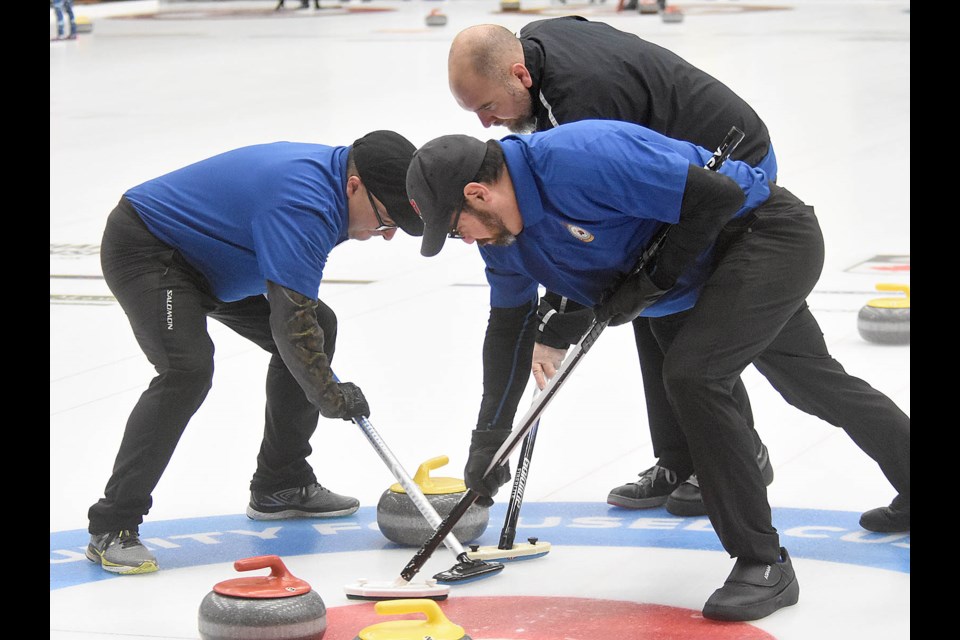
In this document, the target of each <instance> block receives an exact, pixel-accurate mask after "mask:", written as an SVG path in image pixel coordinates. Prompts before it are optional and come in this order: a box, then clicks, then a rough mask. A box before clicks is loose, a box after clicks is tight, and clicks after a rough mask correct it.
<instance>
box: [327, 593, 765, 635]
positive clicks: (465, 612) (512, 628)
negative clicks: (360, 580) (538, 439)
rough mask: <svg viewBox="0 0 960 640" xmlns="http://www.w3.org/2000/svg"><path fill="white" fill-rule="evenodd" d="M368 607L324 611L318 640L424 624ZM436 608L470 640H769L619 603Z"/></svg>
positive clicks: (475, 603)
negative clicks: (390, 624) (387, 625)
mask: <svg viewBox="0 0 960 640" xmlns="http://www.w3.org/2000/svg"><path fill="white" fill-rule="evenodd" d="M374 604H375V603H374V602H364V603H360V604H355V605H347V606H343V607H331V608H329V609H327V632H326V634H325V635H324V636H323V638H324V640H354V638H357V637H358V635H359V634H360V632H361V631H363V630H364V629H366V628H367V627H369V626H371V625H375V624H379V623H382V622H387V621H391V620H423V619H425V618H424V615H423V614H408V615H401V616H385V615H380V614H378V613H377V612H376V611H375V610H374ZM437 604H439V605H440V609H441V611H443V614H444V615H445V616H446V617H447V619H448V620H450V622H452V623H454V624H456V625H459V626H461V627H463V629H464V631H466V634H467V636H468V637H469V638H471V640H605V639H609V640H641V639H643V640H649V639H650V638H656V639H657V640H775V636H772V635H770V634H769V633H767V632H765V631H763V630H761V629H758V628H756V627H754V626H752V625H751V624H749V623H746V622H715V621H713V620H707V619H706V618H704V617H703V615H702V614H701V613H700V611H697V610H693V609H682V608H679V607H668V606H665V605H660V604H643V603H639V602H629V601H625V600H594V599H591V598H566V597H560V596H550V597H547V596H495V597H476V598H471V597H464V596H457V597H455V598H449V599H447V600H443V601H440V602H438V603H437ZM437 640H460V639H459V638H443V639H439V638H438V639H437Z"/></svg>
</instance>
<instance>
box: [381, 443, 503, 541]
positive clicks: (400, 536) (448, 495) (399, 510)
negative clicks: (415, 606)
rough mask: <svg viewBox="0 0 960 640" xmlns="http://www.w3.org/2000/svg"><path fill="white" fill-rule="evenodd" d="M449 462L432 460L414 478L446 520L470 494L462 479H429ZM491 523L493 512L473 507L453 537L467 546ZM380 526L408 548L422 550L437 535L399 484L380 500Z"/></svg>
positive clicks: (460, 521) (421, 466) (455, 528)
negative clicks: (431, 473)
mask: <svg viewBox="0 0 960 640" xmlns="http://www.w3.org/2000/svg"><path fill="white" fill-rule="evenodd" d="M449 461H450V459H449V458H448V457H447V456H438V457H436V458H431V459H430V460H427V461H426V462H424V463H423V464H421V465H420V468H419V469H417V473H416V474H415V475H414V476H413V481H414V483H415V484H416V485H417V486H418V487H419V488H420V490H421V491H422V492H423V495H424V497H426V499H427V501H428V502H429V503H430V504H431V505H432V506H433V509H434V511H436V512H437V515H439V516H440V517H441V518H446V517H447V516H448V515H449V514H450V512H451V511H453V508H454V507H455V506H456V504H457V503H458V502H460V499H461V498H462V497H463V495H464V493H466V491H467V485H465V484H464V483H463V480H460V479H459V478H432V477H430V471H431V470H433V469H437V468H438V467H442V466H443V465H445V464H447V463H448V462H449ZM489 522H490V509H489V508H488V507H481V506H480V505H478V504H476V503H474V504H472V505H470V508H469V509H467V511H466V513H464V514H463V517H461V518H460V520H459V521H457V523H456V524H455V525H454V526H453V531H451V533H453V535H454V537H456V538H457V540H459V541H460V542H463V543H467V542H470V541H471V540H476V539H477V538H479V537H480V535H481V534H482V533H483V532H484V531H486V529H487V524H488V523H489ZM377 526H379V527H380V531H381V533H383V535H384V536H386V538H387V539H388V540H391V541H392V542H396V543H397V544H401V545H404V546H408V547H419V546H422V545H423V543H424V542H426V541H427V540H428V539H429V538H430V536H432V535H433V532H434V531H435V528H434V527H432V526H430V522H429V521H428V520H427V518H426V517H425V516H424V515H423V514H422V513H420V510H419V509H418V508H417V505H416V504H414V502H413V500H411V499H410V496H408V495H407V492H406V491H405V490H404V489H403V487H402V486H400V484H399V483H397V484H394V485H391V486H390V488H388V489H387V490H386V491H384V492H383V495H382V496H380V502H379V503H377Z"/></svg>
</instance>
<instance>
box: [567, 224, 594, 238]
mask: <svg viewBox="0 0 960 640" xmlns="http://www.w3.org/2000/svg"><path fill="white" fill-rule="evenodd" d="M567 231H569V232H570V235H572V236H573V237H574V238H576V239H577V240H580V241H581V242H593V238H594V235H593V234H592V233H590V232H589V231H587V230H586V229H584V228H582V227H578V226H577V225H575V224H568V225H567Z"/></svg>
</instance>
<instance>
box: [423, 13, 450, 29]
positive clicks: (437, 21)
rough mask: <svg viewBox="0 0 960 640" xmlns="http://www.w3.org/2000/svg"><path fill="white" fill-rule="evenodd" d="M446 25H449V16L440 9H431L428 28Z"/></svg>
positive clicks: (428, 16) (428, 15)
mask: <svg viewBox="0 0 960 640" xmlns="http://www.w3.org/2000/svg"><path fill="white" fill-rule="evenodd" d="M445 24H447V15H446V14H445V13H443V12H442V11H440V9H431V10H430V13H428V14H427V26H428V27H442V26H443V25H445Z"/></svg>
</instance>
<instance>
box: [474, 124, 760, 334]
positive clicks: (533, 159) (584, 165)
mask: <svg viewBox="0 0 960 640" xmlns="http://www.w3.org/2000/svg"><path fill="white" fill-rule="evenodd" d="M718 142H719V141H718ZM501 143H502V146H503V151H504V155H505V158H506V164H507V169H508V171H509V172H510V178H511V180H512V181H513V186H514V191H515V193H516V197H517V202H518V204H519V207H520V214H521V216H522V217H523V231H521V232H520V233H519V234H518V235H517V241H516V242H515V243H514V244H512V245H510V246H508V247H492V246H487V247H480V253H481V255H482V256H483V260H484V262H485V263H486V276H487V281H488V282H489V283H490V304H491V306H493V307H507V308H509V307H517V306H520V305H523V304H527V303H529V302H530V300H531V299H532V298H533V297H535V296H536V295H537V290H538V285H543V286H544V287H546V289H548V290H549V291H554V292H556V293H559V294H560V295H562V296H565V297H568V298H570V299H571V300H574V301H576V302H578V303H580V304H582V305H586V306H591V307H592V306H595V305H597V304H598V303H599V302H600V299H601V296H602V295H603V294H604V292H605V291H606V290H607V289H608V288H612V287H613V286H614V284H615V283H616V282H617V281H618V279H619V278H620V277H621V276H622V274H625V273H629V272H630V270H631V269H632V268H633V267H634V265H635V264H636V263H637V261H638V260H639V258H640V256H641V254H642V253H643V250H644V249H645V248H646V247H647V245H648V244H649V242H650V240H651V239H652V238H653V236H654V235H655V234H656V233H657V231H658V230H659V228H660V227H661V225H662V224H663V223H667V224H675V223H676V222H677V221H678V220H679V216H680V204H681V202H682V200H683V191H684V186H685V184H686V177H687V170H688V167H689V165H690V164H696V165H697V166H701V167H702V166H704V165H705V164H706V163H707V161H708V160H709V159H710V157H711V156H712V155H713V152H712V151H708V150H707V149H704V148H702V147H698V146H696V145H694V144H692V143H689V142H684V141H681V140H674V139H672V138H667V137H665V136H663V135H661V134H659V133H657V132H655V131H652V130H650V129H647V128H645V127H641V126H640V125H636V124H632V123H627V122H618V121H613V120H582V121H579V122H573V123H568V124H564V125H561V126H559V127H555V128H553V129H550V130H547V131H543V132H538V133H533V134H530V135H509V136H506V137H504V138H503V139H502V140H501ZM720 173H722V174H724V175H726V176H729V177H730V178H732V179H734V180H735V181H736V182H737V184H739V185H740V187H741V188H742V189H743V191H744V194H745V195H746V202H745V204H744V206H743V207H742V208H741V209H740V210H738V211H737V212H736V213H735V214H734V215H733V216H732V218H736V217H739V216H742V215H744V214H745V213H747V212H748V211H750V210H751V209H753V208H755V207H757V206H759V205H760V204H762V203H763V202H764V201H765V200H766V199H767V197H768V196H769V195H770V188H769V186H768V183H767V176H766V174H765V173H764V172H763V171H762V170H760V169H756V168H753V167H750V166H749V165H748V164H746V163H743V162H738V161H733V160H727V161H726V162H725V163H724V164H723V166H722V167H721V168H720ZM732 218H731V219H732ZM711 256H712V248H711V249H708V250H707V251H705V252H704V253H703V254H702V255H701V256H700V257H699V258H698V259H697V260H696V262H695V264H693V265H691V266H690V267H688V268H687V269H686V270H685V271H684V272H683V274H681V276H680V279H679V280H678V281H677V284H676V285H675V286H674V287H673V288H672V289H671V290H670V291H669V292H668V293H667V294H666V295H664V296H663V297H662V298H661V299H660V300H659V301H658V302H657V303H656V304H654V305H652V306H651V307H649V308H648V309H646V310H645V311H644V312H643V313H642V314H641V315H644V316H651V317H658V316H664V315H669V314H672V313H677V312H680V311H684V310H686V309H689V308H690V307H692V306H693V305H694V303H695V302H696V299H697V295H698V292H699V290H700V288H701V287H702V286H703V283H704V281H705V280H706V278H707V277H708V276H709V273H710V267H711V264H710V263H711Z"/></svg>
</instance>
